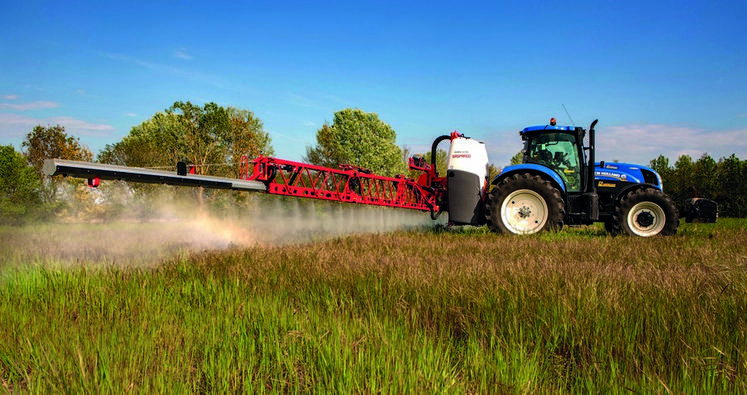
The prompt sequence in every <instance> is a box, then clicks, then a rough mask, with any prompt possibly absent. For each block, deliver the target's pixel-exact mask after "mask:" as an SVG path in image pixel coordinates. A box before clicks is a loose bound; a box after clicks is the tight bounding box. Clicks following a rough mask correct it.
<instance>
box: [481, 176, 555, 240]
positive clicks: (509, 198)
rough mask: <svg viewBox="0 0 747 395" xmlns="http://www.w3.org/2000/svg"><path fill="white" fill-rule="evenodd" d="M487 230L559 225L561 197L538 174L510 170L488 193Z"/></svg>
mask: <svg viewBox="0 0 747 395" xmlns="http://www.w3.org/2000/svg"><path fill="white" fill-rule="evenodd" d="M488 215H489V218H488V219H489V221H488V223H489V224H490V230H492V231H494V232H499V233H513V234H522V235H524V234H533V233H538V232H542V231H544V230H550V229H560V228H562V227H563V216H564V215H565V212H564V210H563V199H562V197H561V195H560V191H558V190H557V189H556V188H555V187H553V185H552V184H551V183H550V182H549V181H547V180H545V179H542V178H541V177H540V176H535V175H530V174H514V175H513V176H511V177H508V178H506V179H504V180H502V181H501V182H500V183H499V184H498V185H497V186H496V187H495V188H494V189H493V191H492V192H491V193H490V203H489V213H488Z"/></svg>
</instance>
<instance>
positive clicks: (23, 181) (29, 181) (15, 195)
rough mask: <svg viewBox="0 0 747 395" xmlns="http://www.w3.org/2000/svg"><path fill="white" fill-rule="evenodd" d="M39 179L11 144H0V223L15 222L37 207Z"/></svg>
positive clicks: (18, 221) (21, 219)
mask: <svg viewBox="0 0 747 395" xmlns="http://www.w3.org/2000/svg"><path fill="white" fill-rule="evenodd" d="M40 189H41V181H40V179H39V177H38V176H37V173H36V171H35V170H34V168H33V167H31V166H29V165H27V160H26V158H25V157H24V156H23V155H22V154H21V153H19V152H16V150H15V149H14V148H13V146H11V145H3V146H0V223H3V224H17V223H20V222H23V220H24V219H25V218H26V217H27V216H28V214H29V213H30V212H32V211H33V210H34V209H35V208H37V207H38V205H39V203H40V199H39V191H40Z"/></svg>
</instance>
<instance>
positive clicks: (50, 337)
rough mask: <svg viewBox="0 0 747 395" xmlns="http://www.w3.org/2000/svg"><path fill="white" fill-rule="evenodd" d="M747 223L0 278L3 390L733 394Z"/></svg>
mask: <svg viewBox="0 0 747 395" xmlns="http://www.w3.org/2000/svg"><path fill="white" fill-rule="evenodd" d="M745 224H746V223H745V221H740V220H728V219H722V220H720V222H719V223H718V224H715V225H710V224H707V225H706V224H687V225H686V224H683V225H682V227H681V231H680V233H679V234H678V235H677V236H675V237H668V238H653V239H639V238H628V237H616V238H612V237H608V236H606V235H605V234H604V232H603V231H602V230H601V229H599V228H596V227H587V228H580V229H568V230H564V231H562V232H559V233H548V234H542V235H537V236H531V237H511V236H502V235H495V234H490V233H487V232H485V231H484V230H483V229H481V228H464V229H452V230H443V229H437V230H431V231H410V232H396V233H390V234H378V235H364V236H355V237H348V238H339V239H334V240H330V241H326V242H321V243H316V244H311V245H297V246H284V247H259V246H257V247H253V248H241V249H239V248H234V249H228V250H222V251H201V252H188V251H183V252H182V253H181V254H179V255H177V256H175V257H172V258H167V259H164V260H161V261H159V263H157V264H154V265H150V266H143V265H140V266H134V267H133V266H127V267H120V266H116V265H114V263H116V262H109V264H107V265H99V264H98V263H99V262H78V263H77V264H75V265H70V264H69V263H65V264H64V265H60V264H58V263H56V261H54V260H41V261H36V263H34V264H32V265H30V266H28V267H23V266H22V265H17V264H15V265H10V266H5V268H4V269H3V270H2V272H0V380H2V381H1V382H0V384H1V385H2V387H0V388H4V389H5V390H7V391H12V392H16V391H21V392H23V391H29V392H97V393H99V392H106V393H113V392H115V393H121V392H128V391H136V392H146V393H150V392H211V393H216V392H218V393H221V392H239V391H241V392H252V393H263V392H317V393H329V392H338V393H361V392H362V393H374V392H383V393H527V392H592V393H598V392H605V393H623V392H636V393H638V392H643V393H652V392H653V393H667V392H674V393H745V392H747V379H746V378H745V377H746V375H747V359H745V357H746V355H745V352H746V351H745V350H747V346H746V345H747V322H746V320H747V319H746V318H745V317H747V249H746V248H745V244H746V243H747V230H745ZM3 248H8V247H7V246H3Z"/></svg>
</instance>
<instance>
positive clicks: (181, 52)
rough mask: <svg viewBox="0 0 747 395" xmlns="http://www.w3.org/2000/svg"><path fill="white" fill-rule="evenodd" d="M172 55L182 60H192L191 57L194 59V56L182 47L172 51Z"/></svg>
mask: <svg viewBox="0 0 747 395" xmlns="http://www.w3.org/2000/svg"><path fill="white" fill-rule="evenodd" d="M174 57H175V58H179V59H184V60H192V59H194V57H193V56H192V55H190V54H188V53H187V52H186V51H185V50H183V49H180V50H177V51H174Z"/></svg>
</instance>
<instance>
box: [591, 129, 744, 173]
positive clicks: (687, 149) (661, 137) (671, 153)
mask: <svg viewBox="0 0 747 395" xmlns="http://www.w3.org/2000/svg"><path fill="white" fill-rule="evenodd" d="M596 145H597V160H610V161H611V160H619V161H621V162H632V163H639V164H644V165H645V164H648V163H649V161H651V160H652V159H654V158H656V157H658V156H659V155H664V156H665V157H667V158H669V159H670V160H673V161H674V160H677V158H678V157H679V156H681V155H685V154H687V155H690V156H691V157H692V158H693V159H695V160H697V159H698V158H699V157H700V156H701V155H703V154H708V155H710V156H711V157H712V158H714V159H716V160H718V159H719V158H721V157H725V156H729V155H731V154H736V155H737V157H739V158H740V159H747V128H742V129H733V130H706V129H699V128H693V127H689V126H680V125H663V124H630V125H622V126H611V127H606V128H604V129H602V130H599V131H598V132H597V139H596Z"/></svg>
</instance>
